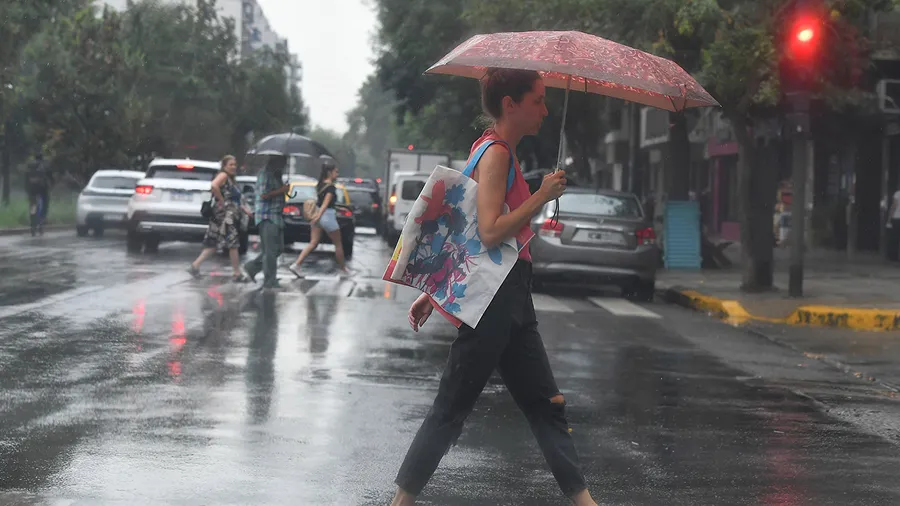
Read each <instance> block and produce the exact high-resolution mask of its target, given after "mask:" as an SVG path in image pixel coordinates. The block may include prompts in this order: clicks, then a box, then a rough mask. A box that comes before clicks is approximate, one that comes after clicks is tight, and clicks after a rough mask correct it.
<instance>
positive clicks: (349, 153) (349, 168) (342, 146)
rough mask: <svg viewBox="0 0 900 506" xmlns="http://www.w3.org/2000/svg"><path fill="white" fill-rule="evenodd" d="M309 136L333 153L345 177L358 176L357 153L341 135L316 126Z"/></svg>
mask: <svg viewBox="0 0 900 506" xmlns="http://www.w3.org/2000/svg"><path fill="white" fill-rule="evenodd" d="M308 135H309V138H310V139H312V140H314V141H318V142H321V143H322V145H323V146H325V147H326V148H328V151H331V154H333V155H334V159H335V161H337V164H338V168H340V170H341V174H342V175H343V176H344V177H349V176H353V175H356V151H355V150H354V149H353V146H352V145H351V144H350V143H349V142H348V141H347V140H345V139H344V137H343V136H341V134H339V133H337V132H335V131H333V130H328V129H326V128H322V127H319V126H316V127H313V129H312V130H310V132H309V134H308Z"/></svg>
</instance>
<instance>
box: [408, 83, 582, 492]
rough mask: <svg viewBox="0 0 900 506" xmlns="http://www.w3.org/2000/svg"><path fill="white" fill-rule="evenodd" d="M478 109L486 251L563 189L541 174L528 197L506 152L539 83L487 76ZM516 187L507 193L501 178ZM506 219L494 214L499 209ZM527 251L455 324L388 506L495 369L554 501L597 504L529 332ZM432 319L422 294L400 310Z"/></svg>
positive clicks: (422, 471) (531, 113)
mask: <svg viewBox="0 0 900 506" xmlns="http://www.w3.org/2000/svg"><path fill="white" fill-rule="evenodd" d="M481 86H482V90H481V91H482V105H483V108H484V111H485V113H487V114H488V115H489V116H490V117H491V118H493V120H494V125H493V127H492V128H490V129H488V130H487V131H485V132H484V134H483V135H482V136H481V138H480V139H478V140H477V141H476V142H475V144H474V145H473V146H472V149H471V151H470V156H471V154H472V153H474V152H475V151H476V150H477V149H478V147H479V146H481V145H482V144H483V143H484V142H485V141H489V140H490V141H494V144H492V145H491V146H490V147H488V148H487V150H486V151H485V152H484V155H483V156H482V158H481V160H480V161H478V163H477V165H476V166H475V172H474V174H473V178H474V179H475V180H476V181H477V182H478V193H477V209H478V232H479V234H480V236H481V240H482V242H483V245H484V246H485V247H486V248H490V247H493V246H496V245H498V244H500V243H501V242H503V241H504V240H506V239H508V238H511V237H515V236H516V235H517V234H518V233H519V232H520V231H521V230H522V229H523V228H526V227H529V225H530V222H531V219H532V217H534V215H536V214H537V213H538V212H540V210H541V209H542V208H543V206H544V205H545V204H546V203H547V202H550V201H552V200H554V199H556V198H558V197H559V196H560V195H562V193H563V192H564V191H565V188H566V179H565V173H564V172H563V171H559V172H556V173H554V174H549V175H548V176H546V177H545V178H544V181H543V183H542V185H541V187H540V189H539V190H538V191H537V192H536V193H535V194H534V195H531V193H530V192H529V190H528V183H526V182H525V178H524V177H523V176H522V173H521V169H520V168H519V163H518V160H516V159H515V148H516V146H517V145H518V144H519V141H520V140H521V139H522V137H524V136H526V135H535V134H537V133H538V130H539V129H540V126H541V123H542V122H543V119H544V117H545V116H547V107H546V105H545V104H544V95H545V92H544V83H543V80H542V79H541V77H540V75H539V74H538V73H537V72H533V71H525V70H512V69H490V70H489V71H488V73H487V75H486V76H485V78H484V79H483V80H482V83H481ZM510 170H514V171H515V172H516V174H515V181H514V183H513V186H512V188H511V189H510V190H509V192H507V191H506V185H507V176H508V174H509V171H510ZM504 203H505V204H507V205H509V209H510V212H509V213H507V214H503V205H504ZM531 284H532V269H531V253H530V251H529V249H528V247H527V246H526V247H525V248H523V249H522V251H521V252H520V253H519V259H518V261H517V262H516V264H515V266H514V267H513V269H512V271H511V272H510V273H509V275H508V276H507V277H506V279H505V280H504V282H503V284H502V285H501V286H500V289H499V290H498V291H497V294H496V295H494V298H493V300H492V301H491V303H490V305H489V306H488V308H487V310H486V311H485V313H484V316H483V317H482V319H481V321H480V322H479V323H478V326H477V327H476V328H474V329H473V328H471V327H469V326H467V325H465V324H463V325H462V326H461V327H460V329H459V333H458V335H457V338H456V340H455V341H454V342H453V345H452V346H451V348H450V358H449V360H448V362H447V365H446V366H445V369H444V373H443V376H442V377H441V382H440V386H439V388H438V393H437V397H436V398H435V400H434V404H433V405H432V407H431V410H430V411H429V412H428V415H427V416H426V417H425V421H424V422H423V423H422V426H421V427H420V428H419V431H418V433H417V434H416V436H415V439H413V442H412V445H411V446H410V448H409V451H408V452H407V454H406V458H405V459H404V461H403V464H402V465H401V466H400V471H399V473H398V475H397V479H396V484H397V486H398V489H397V492H396V494H395V495H394V499H393V501H392V502H391V505H392V506H409V505H412V504H415V498H416V496H417V495H419V493H420V492H421V491H422V489H423V488H424V487H425V485H426V483H427V482H428V480H429V479H430V478H431V475H432V474H433V473H434V471H435V469H436V468H437V466H438V464H439V463H440V461H441V458H442V457H443V456H444V454H445V453H446V452H447V450H448V449H449V448H450V445H452V444H454V443H455V442H456V440H457V438H458V437H459V435H460V433H461V432H462V427H463V422H464V421H465V419H466V417H468V416H469V414H470V413H471V412H472V408H473V407H474V405H475V401H476V400H477V399H478V396H479V395H480V394H481V391H482V390H483V389H484V386H485V384H486V383H487V381H488V379H489V378H490V376H491V373H492V372H493V371H494V370H495V369H496V370H497V371H499V372H500V375H501V377H502V378H503V382H504V383H505V384H506V387H507V389H508V390H509V393H510V394H511V395H512V398H513V399H514V400H515V402H516V404H517V405H518V406H519V409H521V410H522V411H523V412H524V413H525V416H526V418H527V419H528V423H529V424H530V425H531V431H532V433H533V434H534V435H535V437H536V438H537V440H538V444H539V446H540V448H541V451H542V452H543V454H544V458H545V459H546V461H547V463H548V464H549V466H550V470H551V471H552V472H553V476H554V477H555V478H556V481H557V483H558V484H559V486H560V488H561V489H562V491H563V493H564V494H565V495H566V496H567V497H568V498H569V499H570V500H571V501H572V503H573V504H575V505H578V506H583V505H590V506H596V503H595V502H594V500H593V499H592V498H591V494H590V492H588V489H587V485H586V483H585V480H584V476H583V474H582V471H581V465H580V464H579V461H578V456H577V454H576V452H575V445H574V443H573V441H572V436H571V434H569V426H568V422H567V421H566V416H565V399H564V398H563V395H562V394H561V393H560V392H559V389H558V387H557V386H556V380H555V379H554V377H553V372H552V371H551V370H550V362H549V360H548V359H547V352H546V351H545V349H544V344H543V341H542V340H541V335H540V333H538V329H537V319H536V317H535V312H534V304H533V302H532V298H531ZM432 311H433V306H432V303H431V300H430V298H429V297H428V295H427V294H422V295H421V296H420V297H419V298H418V299H416V301H415V302H413V304H412V306H411V307H410V308H409V315H408V317H409V323H410V325H411V326H412V328H413V330H414V331H416V332H418V330H419V327H421V326H422V324H424V323H425V321H426V320H427V319H428V317H429V316H430V315H431V312H432Z"/></svg>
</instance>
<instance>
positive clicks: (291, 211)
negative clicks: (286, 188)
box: [281, 206, 300, 216]
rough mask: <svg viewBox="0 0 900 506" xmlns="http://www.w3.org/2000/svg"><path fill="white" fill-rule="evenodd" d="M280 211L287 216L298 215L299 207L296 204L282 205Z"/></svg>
mask: <svg viewBox="0 0 900 506" xmlns="http://www.w3.org/2000/svg"><path fill="white" fill-rule="evenodd" d="M281 212H282V214H286V215H288V216H300V208H299V207H297V206H284V209H282V210H281Z"/></svg>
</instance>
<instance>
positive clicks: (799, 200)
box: [787, 91, 810, 297]
mask: <svg viewBox="0 0 900 506" xmlns="http://www.w3.org/2000/svg"><path fill="white" fill-rule="evenodd" d="M787 98H788V103H790V104H791V110H792V112H791V113H789V114H788V117H787V126H788V128H789V134H790V137H791V144H792V147H793V158H792V163H791V169H792V172H793V174H792V175H793V185H792V186H793V189H792V191H793V193H792V196H791V264H790V270H789V271H788V272H789V281H788V293H789V295H790V296H791V297H802V296H803V252H804V249H806V178H807V174H808V172H809V170H810V167H808V165H809V162H810V160H809V158H810V157H809V156H808V155H809V139H810V135H809V93H808V92H805V91H800V92H793V93H788V97H787Z"/></svg>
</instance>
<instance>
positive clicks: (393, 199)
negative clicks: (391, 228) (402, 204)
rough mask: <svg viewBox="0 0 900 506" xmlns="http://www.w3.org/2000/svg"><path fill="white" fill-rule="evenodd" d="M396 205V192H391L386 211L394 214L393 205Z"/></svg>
mask: <svg viewBox="0 0 900 506" xmlns="http://www.w3.org/2000/svg"><path fill="white" fill-rule="evenodd" d="M396 205H397V194H396V193H392V194H391V198H389V199H388V213H390V214H394V207H395V206H396Z"/></svg>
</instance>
